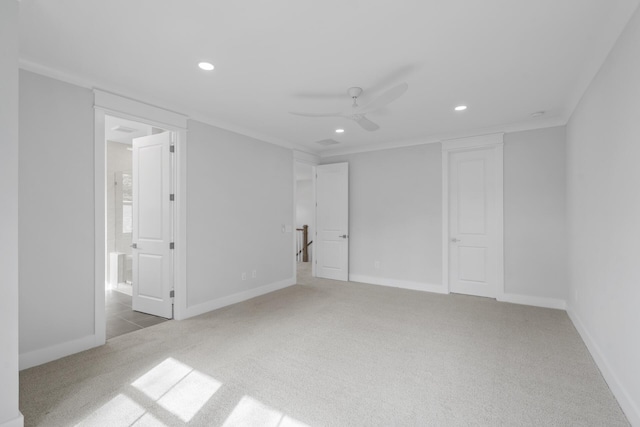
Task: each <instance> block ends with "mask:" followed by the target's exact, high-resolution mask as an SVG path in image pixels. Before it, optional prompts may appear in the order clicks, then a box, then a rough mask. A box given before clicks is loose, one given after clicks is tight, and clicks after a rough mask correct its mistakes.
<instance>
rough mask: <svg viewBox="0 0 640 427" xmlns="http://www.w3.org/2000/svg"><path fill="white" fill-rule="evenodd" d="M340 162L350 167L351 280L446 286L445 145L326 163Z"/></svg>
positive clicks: (364, 154)
mask: <svg viewBox="0 0 640 427" xmlns="http://www.w3.org/2000/svg"><path fill="white" fill-rule="evenodd" d="M337 162H348V163H349V186H350V189H349V276H350V277H351V278H352V280H353V277H354V276H355V278H356V280H362V281H369V282H377V281H379V280H387V283H391V282H393V283H396V284H397V283H405V284H407V283H410V284H411V285H410V286H411V287H414V288H421V287H422V288H424V289H427V288H428V287H429V285H440V284H442V196H441V194H442V177H441V175H442V173H441V171H442V165H441V149H440V144H428V145H419V146H414V147H407V148H398V149H392V150H383V151H372V152H368V153H359V154H351V155H345V156H336V157H327V158H324V159H322V164H329V163H337ZM376 262H378V263H379V264H378V268H376Z"/></svg>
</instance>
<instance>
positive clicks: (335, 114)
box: [289, 111, 343, 117]
mask: <svg viewBox="0 0 640 427" xmlns="http://www.w3.org/2000/svg"><path fill="white" fill-rule="evenodd" d="M289 114H293V115H294V116H303V117H342V116H343V114H342V113H295V112H293V111H289Z"/></svg>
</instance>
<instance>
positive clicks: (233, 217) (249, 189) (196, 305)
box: [187, 121, 295, 316]
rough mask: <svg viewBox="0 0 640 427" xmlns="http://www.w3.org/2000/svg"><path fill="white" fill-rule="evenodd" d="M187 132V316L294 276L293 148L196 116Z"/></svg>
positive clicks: (285, 282) (289, 280) (284, 282)
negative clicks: (244, 278)
mask: <svg viewBox="0 0 640 427" xmlns="http://www.w3.org/2000/svg"><path fill="white" fill-rule="evenodd" d="M188 135H189V143H188V150H189V151H188V152H189V156H188V160H187V171H188V172H187V173H188V175H187V192H188V198H187V203H188V206H187V222H188V228H187V244H188V247H187V256H188V262H187V278H188V291H187V298H188V300H187V305H188V307H187V316H192V315H195V314H199V313H202V312H205V311H209V310H212V309H215V308H217V307H220V306H222V305H225V304H228V303H231V302H235V301H239V300H242V299H245V298H247V297H251V296H255V295H259V294H260V293H264V292H268V291H270V290H274V289H277V288H281V287H284V286H288V285H291V284H293V283H295V273H294V271H293V257H294V255H293V233H292V231H291V230H292V228H294V225H295V224H294V218H293V209H292V207H293V153H292V152H291V150H287V149H284V148H281V147H277V146H274V145H271V144H265V143H264V142H262V141H258V140H255V139H252V138H249V137H246V136H242V135H239V134H236V133H233V132H229V131H225V130H222V129H219V128H216V127H213V126H210V125H207V124H203V123H200V122H197V121H189V133H188ZM282 225H286V226H289V230H290V231H288V232H286V233H282V230H281V228H282ZM253 270H256V274H257V277H256V278H252V277H251V276H252V271H253ZM243 272H246V273H247V280H241V274H242V273H243Z"/></svg>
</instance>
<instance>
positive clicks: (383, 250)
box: [322, 127, 567, 306]
mask: <svg viewBox="0 0 640 427" xmlns="http://www.w3.org/2000/svg"><path fill="white" fill-rule="evenodd" d="M564 153H565V145H564V128H562V127H557V128H549V129H540V130H533V131H527V132H517V133H512V134H506V135H505V146H504V186H505V188H504V190H505V192H504V198H505V200H504V202H505V211H504V213H505V287H506V292H507V293H508V295H507V297H506V298H505V299H506V300H510V301H514V302H522V303H529V304H536V305H547V306H563V305H564V300H565V299H566V295H567V273H566V259H567V257H566V234H565V233H566V226H565V193H564V185H565V166H564ZM441 156H442V154H441V146H440V144H428V145H420V146H414V147H407V148H398V149H393V150H381V151H373V152H369V153H359V154H351V155H345V156H336V157H327V158H324V159H323V161H322V163H323V164H327V163H335V162H344V161H346V162H349V165H350V166H349V168H350V192H349V194H350V204H349V209H350V220H349V222H350V225H349V227H350V248H349V250H350V253H349V256H350V266H349V274H350V277H351V278H352V280H360V281H366V282H369V283H376V284H389V285H391V286H402V287H409V288H412V289H424V290H431V291H436V292H437V291H442V289H438V288H437V286H441V285H442V241H441V239H442V176H441V174H442V172H441V171H442V164H441ZM376 261H379V268H376ZM523 297H526V298H523Z"/></svg>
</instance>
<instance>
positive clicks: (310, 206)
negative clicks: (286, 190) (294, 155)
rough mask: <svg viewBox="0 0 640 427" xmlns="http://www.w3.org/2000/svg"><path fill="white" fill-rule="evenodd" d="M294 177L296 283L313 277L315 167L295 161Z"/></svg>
mask: <svg viewBox="0 0 640 427" xmlns="http://www.w3.org/2000/svg"><path fill="white" fill-rule="evenodd" d="M294 175H295V222H296V232H295V251H294V254H295V265H296V273H297V279H298V283H301V282H304V281H305V280H308V279H310V278H311V277H312V276H313V265H314V261H315V251H314V240H315V239H314V238H315V179H314V178H315V166H313V165H311V164H308V163H303V162H299V161H296V162H295V163H294Z"/></svg>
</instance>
